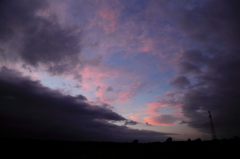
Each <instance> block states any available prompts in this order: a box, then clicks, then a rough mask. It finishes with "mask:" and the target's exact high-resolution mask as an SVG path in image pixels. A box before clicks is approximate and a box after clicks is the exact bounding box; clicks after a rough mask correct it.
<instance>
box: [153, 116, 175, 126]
mask: <svg viewBox="0 0 240 159" xmlns="http://www.w3.org/2000/svg"><path fill="white" fill-rule="evenodd" d="M154 120H155V121H156V122H159V123H161V124H172V123H174V122H175V121H177V120H179V118H177V117H174V116H172V115H166V114H163V115H158V116H156V117H154Z"/></svg>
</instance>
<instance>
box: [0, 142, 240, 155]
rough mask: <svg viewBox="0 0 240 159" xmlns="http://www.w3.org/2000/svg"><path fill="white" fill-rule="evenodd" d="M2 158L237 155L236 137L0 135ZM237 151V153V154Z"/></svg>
mask: <svg viewBox="0 0 240 159" xmlns="http://www.w3.org/2000/svg"><path fill="white" fill-rule="evenodd" d="M0 141H1V147H3V148H1V156H6V157H3V158H20V157H21V158H34V159H36V158H67V159H93V158H94V159H98V158H105V159H108V158H116V159H120V158H121V159H128V158H131V159H134V158H135V159H142V158H144V159H147V158H158V159H172V158H187V159H188V158H189V159H190V158H191V159H192V158H194V159H195V158H199V159H200V158H201V159H202V158H204V159H206V158H212V159H214V158H222V157H223V158H236V157H237V158H238V157H239V153H240V142H239V139H238V138H237V139H229V140H218V141H173V142H163V143H161V142H154V143H114V142H69V141H49V140H25V139H0ZM236 155H237V156H236Z"/></svg>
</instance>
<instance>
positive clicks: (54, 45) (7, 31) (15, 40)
mask: <svg viewBox="0 0 240 159" xmlns="http://www.w3.org/2000/svg"><path fill="white" fill-rule="evenodd" d="M49 8H50V5H49V3H48V1H44V0H43V1H38V0H37V1H34V2H29V1H27V0H23V1H19V2H14V3H13V2H10V1H1V8H0V10H1V16H0V21H2V22H3V25H1V29H0V30H1V31H0V32H1V33H0V34H1V35H2V36H0V45H1V46H2V47H3V51H2V53H1V56H3V57H5V58H4V60H7V61H9V62H11V63H12V65H13V61H15V62H21V61H22V62H23V63H24V65H25V67H27V65H30V66H31V67H34V68H41V69H42V70H44V71H48V72H49V73H51V74H53V75H55V74H64V73H68V72H69V71H70V72H73V71H74V70H75V69H76V68H77V67H80V66H81V65H80V62H79V61H80V60H81V59H80V58H79V57H80V55H81V45H80V42H81V38H82V35H81V31H80V30H79V28H76V27H73V26H70V25H69V26H62V25H61V24H60V23H59V21H58V17H57V16H56V14H55V13H53V12H50V13H49V16H40V15H39V14H38V13H39V12H44V11H45V10H47V9H49ZM8 45H10V46H14V47H9V46H8ZM76 78H78V77H76Z"/></svg>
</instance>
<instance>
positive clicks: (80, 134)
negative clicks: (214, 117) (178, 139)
mask: <svg viewBox="0 0 240 159" xmlns="http://www.w3.org/2000/svg"><path fill="white" fill-rule="evenodd" d="M0 105H1V106H0V120H1V123H0V127H1V137H18V138H40V139H62V140H95V141H103V140H104V141H124V142H125V141H132V140H133V139H134V138H138V139H141V141H142V142H148V141H154V140H155V141H156V140H161V139H162V140H163V139H165V138H166V135H171V134H166V133H158V132H153V131H143V130H133V129H129V128H127V127H126V126H117V125H114V124H111V123H109V122H108V121H115V122H116V121H126V123H127V124H128V125H129V124H130V125H133V124H136V123H135V122H134V121H129V120H126V119H125V118H124V117H122V116H120V115H119V114H117V113H115V112H113V111H112V109H109V107H106V106H100V105H94V104H93V103H92V104H90V103H89V102H88V100H87V98H86V97H84V96H82V95H78V96H75V97H74V96H70V95H63V94H61V93H60V92H59V91H55V90H51V89H49V88H47V87H45V86H43V85H42V84H41V83H40V82H39V81H33V80H31V79H30V78H28V77H23V76H22V74H21V73H19V72H17V71H15V70H12V69H8V68H6V67H2V68H1V70H0ZM127 124H126V125H127ZM172 135H173V134H172Z"/></svg>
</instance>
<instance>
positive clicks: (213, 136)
mask: <svg viewBox="0 0 240 159" xmlns="http://www.w3.org/2000/svg"><path fill="white" fill-rule="evenodd" d="M208 114H209V119H210V124H211V133H212V139H213V140H216V139H217V137H216V133H215V130H214V126H213V122H212V115H211V111H208Z"/></svg>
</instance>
